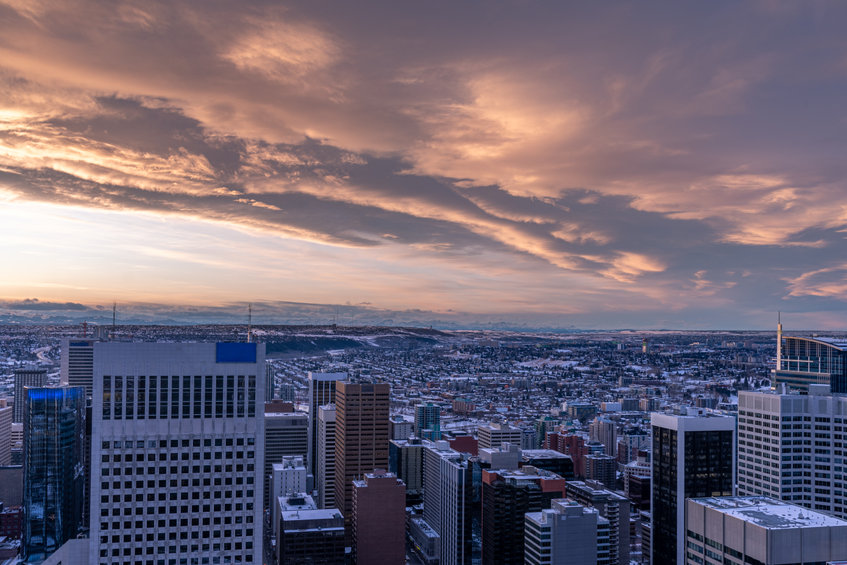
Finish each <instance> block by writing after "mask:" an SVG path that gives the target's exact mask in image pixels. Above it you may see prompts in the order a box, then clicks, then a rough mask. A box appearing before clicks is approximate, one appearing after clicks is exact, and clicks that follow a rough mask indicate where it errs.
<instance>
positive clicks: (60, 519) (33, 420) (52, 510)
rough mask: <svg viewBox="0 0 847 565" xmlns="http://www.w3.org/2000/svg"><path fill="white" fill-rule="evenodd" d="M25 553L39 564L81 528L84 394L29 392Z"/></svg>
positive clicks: (74, 389) (73, 389) (75, 390)
mask: <svg viewBox="0 0 847 565" xmlns="http://www.w3.org/2000/svg"><path fill="white" fill-rule="evenodd" d="M25 395H26V409H25V411H24V422H23V424H24V430H23V431H24V469H23V471H24V496H23V510H24V523H23V543H22V548H21V549H22V552H23V556H24V558H25V560H26V561H27V562H40V561H41V560H43V559H44V558H46V557H47V556H49V555H50V554H51V553H53V552H54V551H56V550H57V549H58V548H59V547H60V546H61V545H62V544H64V543H65V542H66V541H68V540H69V539H72V538H74V537H76V535H77V533H78V532H79V529H80V527H81V525H82V505H83V485H84V482H85V475H84V469H83V450H84V441H85V388H83V387H61V388H26V389H25Z"/></svg>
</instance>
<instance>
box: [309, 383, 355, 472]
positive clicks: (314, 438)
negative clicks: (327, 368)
mask: <svg viewBox="0 0 847 565" xmlns="http://www.w3.org/2000/svg"><path fill="white" fill-rule="evenodd" d="M346 380H347V373H309V399H308V400H309V437H308V440H309V441H308V452H307V454H306V456H307V457H306V459H307V461H308V467H309V472H310V473H312V475H313V476H317V472H318V458H317V452H318V408H319V407H321V406H326V405H327V404H332V403H334V402H335V387H336V383H338V382H343V381H346Z"/></svg>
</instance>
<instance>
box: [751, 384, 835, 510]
mask: <svg viewBox="0 0 847 565" xmlns="http://www.w3.org/2000/svg"><path fill="white" fill-rule="evenodd" d="M826 391H828V387H826V386H819V385H812V386H810V387H809V394H808V395H800V394H774V393H761V392H746V391H745V392H741V393H740V394H739V395H738V494H741V495H764V496H770V497H773V498H778V499H781V500H786V501H789V502H793V503H794V504H800V505H802V506H805V507H807V508H812V509H814V510H822V511H824V512H828V513H830V514H835V515H836V516H840V517H841V518H847V497H845V494H844V488H843V486H844V480H843V477H844V472H845V469H847V465H845V463H844V462H843V461H844V457H845V455H847V445H845V442H844V441H843V439H842V438H843V437H844V430H845V422H847V416H845V414H847V397H845V396H842V395H830V394H826ZM822 392H823V393H824V394H820V393H822Z"/></svg>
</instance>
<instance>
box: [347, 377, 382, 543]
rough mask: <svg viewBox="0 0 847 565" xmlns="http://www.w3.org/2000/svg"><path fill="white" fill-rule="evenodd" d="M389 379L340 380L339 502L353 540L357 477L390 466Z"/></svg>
mask: <svg viewBox="0 0 847 565" xmlns="http://www.w3.org/2000/svg"><path fill="white" fill-rule="evenodd" d="M390 393H391V387H390V385H388V384H387V383H377V384H365V383H362V384H358V383H357V384H352V383H348V382H345V381H337V385H336V389H335V504H336V505H337V506H338V509H339V510H341V513H342V514H344V528H345V531H346V532H347V541H348V544H349V543H351V542H352V518H353V481H354V480H355V479H358V478H360V477H362V476H363V475H364V474H365V473H372V472H373V471H374V469H388V405H389V397H390Z"/></svg>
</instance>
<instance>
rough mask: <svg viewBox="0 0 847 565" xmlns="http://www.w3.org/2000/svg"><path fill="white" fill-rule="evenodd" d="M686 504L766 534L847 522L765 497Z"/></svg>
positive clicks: (702, 500)
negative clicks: (763, 529)
mask: <svg viewBox="0 0 847 565" xmlns="http://www.w3.org/2000/svg"><path fill="white" fill-rule="evenodd" d="M690 500H692V501H693V502H696V503H698V504H702V505H703V506H706V507H707V508H712V509H714V510H717V511H718V512H721V513H723V514H726V515H728V516H733V517H735V518H739V519H741V520H745V521H747V522H750V523H751V524H754V525H756V526H759V527H762V528H765V529H768V530H780V529H787V528H819V527H824V526H847V521H844V520H842V519H840V518H836V517H834V516H830V515H828V514H823V513H821V512H815V511H814V510H809V509H808V508H804V507H802V506H797V505H796V504H791V503H789V502H783V501H781V500H776V499H773V498H768V497H765V496H725V497H720V498H713V497H710V498H692V499H690Z"/></svg>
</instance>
